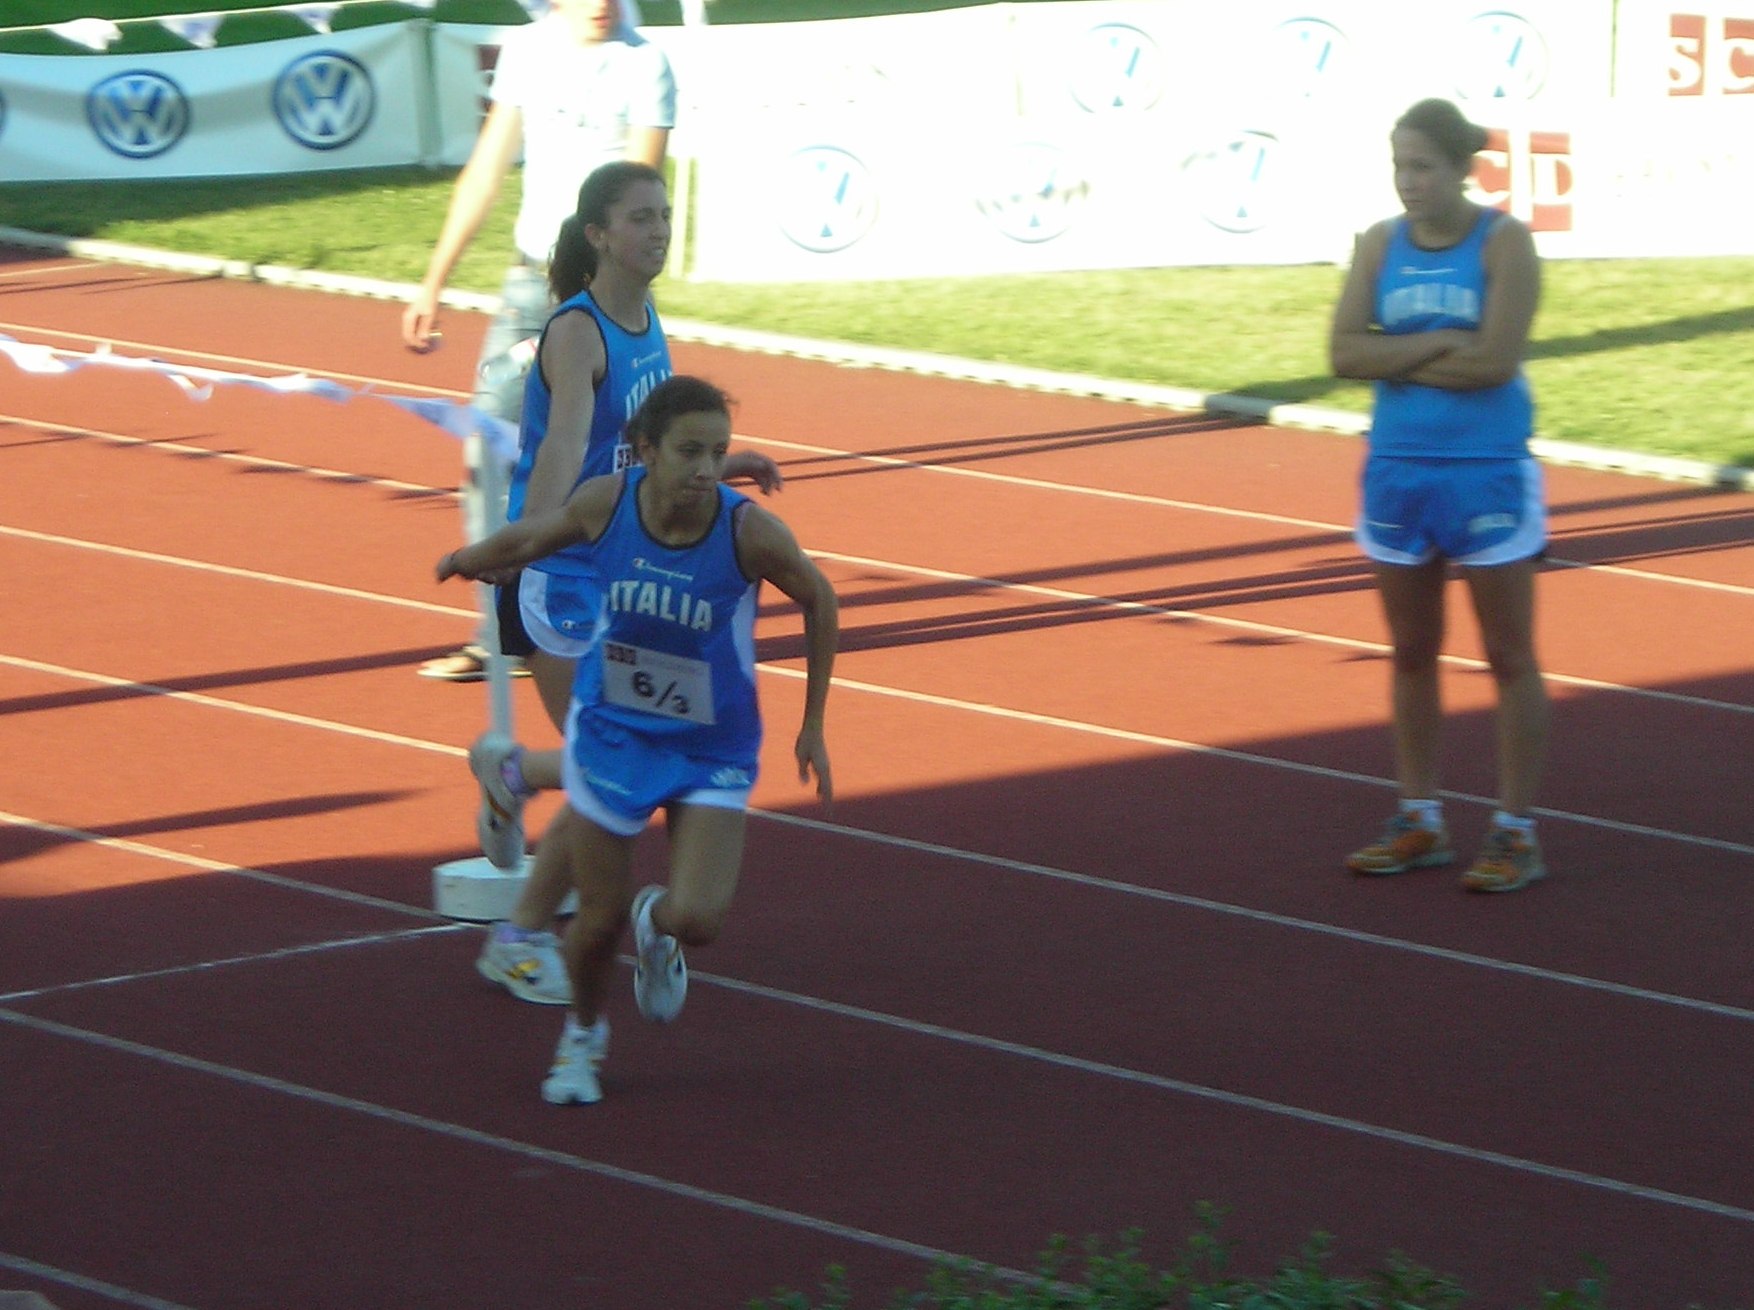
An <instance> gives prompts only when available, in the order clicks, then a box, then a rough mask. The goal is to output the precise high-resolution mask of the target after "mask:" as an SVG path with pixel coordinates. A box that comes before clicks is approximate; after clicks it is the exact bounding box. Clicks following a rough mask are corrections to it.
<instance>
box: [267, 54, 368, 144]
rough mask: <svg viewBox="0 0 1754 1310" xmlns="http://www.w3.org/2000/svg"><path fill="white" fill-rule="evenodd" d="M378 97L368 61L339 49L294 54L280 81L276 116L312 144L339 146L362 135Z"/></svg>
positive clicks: (294, 135) (293, 133) (301, 140)
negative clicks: (302, 54)
mask: <svg viewBox="0 0 1754 1310" xmlns="http://www.w3.org/2000/svg"><path fill="white" fill-rule="evenodd" d="M377 103H378V97H377V91H376V89H375V88H374V87H373V86H372V79H371V74H370V73H368V72H367V71H366V69H365V65H364V64H361V63H360V62H359V61H358V60H356V59H353V58H350V57H349V56H347V55H344V54H341V53H340V52H339V51H336V50H319V51H317V52H316V53H314V54H308V55H305V56H304V57H302V58H300V59H295V60H293V62H292V63H290V64H288V65H287V66H286V71H285V72H283V73H281V75H280V76H279V78H277V79H276V80H275V83H274V99H273V104H274V116H275V117H276V118H277V119H279V120H280V126H281V127H283V128H285V129H286V134H287V135H288V136H290V137H291V138H292V139H293V140H294V141H296V142H298V143H299V144H300V145H301V146H305V147H308V148H309V149H311V150H338V149H340V148H341V147H342V146H344V145H347V144H348V143H350V142H352V141H356V140H358V139H359V135H360V133H362V132H364V131H365V129H366V128H367V127H368V126H370V124H371V121H372V113H373V111H374V110H376V108H377Z"/></svg>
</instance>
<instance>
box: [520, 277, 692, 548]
mask: <svg viewBox="0 0 1754 1310" xmlns="http://www.w3.org/2000/svg"><path fill="white" fill-rule="evenodd" d="M575 310H576V311H582V312H583V313H586V314H589V315H590V316H591V317H592V318H594V319H596V321H597V330H598V331H599V332H601V333H602V334H603V351H604V356H605V359H606V365H605V367H604V370H603V380H602V381H601V382H599V383H598V384H597V403H596V405H595V407H594V408H593V410H592V412H591V431H590V434H589V436H588V437H587V438H586V440H585V464H584V468H583V469H581V470H580V472H579V476H578V478H577V479H576V480H575V481H574V483H573V487H574V488H576V487H577V486H578V484H579V483H580V482H583V481H584V480H585V479H586V478H594V477H600V476H602V475H603V474H605V473H618V472H620V471H621V470H622V469H624V468H626V467H628V466H629V465H631V464H632V463H634V455H633V448H632V447H631V446H629V445H627V444H626V443H625V442H624V441H623V440H622V434H623V432H624V431H625V430H626V428H627V420H628V419H629V418H631V417H632V416H633V411H634V410H636V409H638V408H639V406H640V402H641V401H643V400H644V399H645V398H646V397H647V396H648V395H650V394H651V391H652V388H653V387H655V386H657V385H658V383H660V382H662V381H663V380H664V379H665V378H667V377H669V376H670V347H669V345H668V344H667V343H666V342H665V340H664V329H663V326H662V325H661V324H660V323H659V322H658V311H657V310H656V309H654V308H653V307H652V304H651V302H650V301H647V302H646V330H645V331H644V332H639V333H634V332H629V331H628V330H627V329H626V328H624V327H622V326H621V325H620V324H618V323H617V322H616V321H615V320H614V319H612V318H610V317H609V315H607V314H605V313H604V312H603V311H602V309H601V308H599V307H598V305H597V302H596V301H595V300H593V299H592V298H591V293H590V291H589V289H586V290H584V291H581V292H579V294H578V295H576V296H574V297H572V298H571V299H570V300H566V301H563V302H561V304H560V305H559V306H557V307H556V309H555V311H554V313H553V314H551V315H550V316H549V318H548V321H549V323H550V324H552V323H553V322H554V320H555V319H556V318H558V317H559V316H560V315H562V314H567V313H571V312H573V311H575ZM544 333H545V334H546V329H544ZM553 405H554V394H553V392H552V391H551V390H550V389H549V386H548V384H547V382H546V381H544V380H543V377H542V368H541V365H540V364H537V365H535V366H533V367H532V368H531V369H530V374H529V377H528V378H527V379H526V380H525V382H524V417H523V421H522V423H521V425H520V428H519V433H518V462H517V464H516V465H514V466H513V468H512V480H511V488H510V491H509V494H508V495H507V497H506V518H507V519H508V520H516V519H519V518H522V517H523V514H524V498H525V496H526V495H527V494H528V491H529V486H530V472H531V470H532V469H534V468H535V467H536V452H537V451H538V450H540V449H541V447H542V441H543V438H545V437H546V436H547V435H548V416H549V412H550V410H551V409H552V408H553ZM530 567H531V568H534V569H540V570H542V571H543V572H545V573H566V574H571V575H573V576H576V577H588V576H589V575H590V573H591V567H590V551H589V549H588V548H587V547H583V546H576V547H571V548H569V549H567V550H563V551H561V552H559V553H558V554H555V555H550V556H549V557H548V558H546V559H541V560H537V561H536V563H534V564H532V565H531V566H530Z"/></svg>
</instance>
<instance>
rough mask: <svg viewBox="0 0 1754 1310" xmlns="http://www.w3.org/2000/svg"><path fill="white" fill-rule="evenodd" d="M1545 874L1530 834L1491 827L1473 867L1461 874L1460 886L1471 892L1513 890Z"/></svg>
mask: <svg viewBox="0 0 1754 1310" xmlns="http://www.w3.org/2000/svg"><path fill="white" fill-rule="evenodd" d="M1546 876H1547V866H1546V865H1545V864H1543V863H1542V862H1541V848H1540V846H1539V845H1538V844H1537V843H1536V841H1535V838H1534V836H1533V835H1532V834H1530V833H1522V832H1517V831H1516V830H1515V829H1514V828H1494V829H1493V830H1492V831H1491V832H1490V833H1488V834H1487V836H1486V844H1485V845H1484V846H1483V847H1481V848H1480V858H1479V859H1477V860H1475V861H1474V867H1473V868H1471V869H1469V870H1468V871H1467V872H1466V873H1464V874H1463V875H1462V886H1463V887H1464V888H1466V889H1467V890H1468V891H1471V892H1514V891H1516V890H1517V889H1518V888H1520V887H1527V886H1528V885H1529V884H1530V883H1532V882H1534V881H1536V880H1537V879H1539V878H1545V877H1546Z"/></svg>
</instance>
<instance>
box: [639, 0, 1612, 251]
mask: <svg viewBox="0 0 1754 1310" xmlns="http://www.w3.org/2000/svg"><path fill="white" fill-rule="evenodd" d="M1613 32H1614V28H1613V5H1612V4H1611V3H1610V2H1609V0H1598V2H1596V3H1579V2H1578V0H1522V3H1519V4H1517V5H1516V6H1515V9H1514V11H1513V10H1512V9H1510V8H1508V7H1507V8H1494V7H1489V4H1488V3H1482V0H1421V3H1418V4H1409V3H1405V2H1404V0H1328V2H1327V3H1319V2H1318V3H1312V4H1300V3H1296V2H1295V0H1251V3H1248V4H1240V5H1213V4H1210V3H1205V2H1203V0H1200V2H1196V0H1109V2H1108V3H1100V4H1098V3H1089V2H1082V3H1078V2H1072V3H1057V4H1054V3H1049V4H1031V5H989V6H982V7H979V8H974V9H965V10H958V11H951V12H949V13H937V14H919V15H909V16H898V17H890V18H871V19H849V20H842V21H839V22H832V23H801V24H785V25H778V26H772V27H762V28H737V27H723V28H707V29H698V28H697V29H692V30H689V31H686V32H681V33H677V34H676V36H675V39H672V38H671V36H670V35H669V34H668V33H666V35H665V37H664V40H665V42H666V48H667V49H670V50H671V52H672V60H673V62H674V63H675V64H676V65H677V72H678V84H679V85H680V87H681V88H682V94H683V97H684V105H685V109H686V111H687V116H686V118H685V121H684V123H683V124H682V125H680V127H679V132H678V144H679V149H680V152H682V153H687V154H689V155H691V156H693V157H694V158H695V159H696V160H697V161H698V168H699V179H698V189H697V193H696V196H695V220H696V221H695V227H694V230H693V235H692V238H691V240H692V243H693V244H692V249H693V258H694V263H693V272H694V275H695V276H697V277H700V278H707V279H726V280H752V281H773V280H809V279H814V278H865V279H870V278H880V277H894V276H916V277H934V276H945V275H952V274H958V273H998V272H1025V271H1051V270H1060V269H1076V268H1122V267H1146V266H1163V265H1175V264H1228V263H1303V262H1331V261H1336V260H1341V259H1344V258H1345V257H1346V255H1347V253H1348V251H1349V249H1350V245H1351V241H1352V237H1353V235H1354V234H1355V233H1356V232H1357V231H1358V230H1359V229H1360V228H1362V227H1364V226H1365V225H1367V224H1368V223H1369V222H1371V221H1373V220H1374V219H1376V218H1379V217H1382V216H1384V215H1386V214H1388V213H1391V212H1393V211H1394V209H1395V208H1396V204H1395V198H1394V193H1393V190H1392V187H1391V177H1390V172H1389V159H1388V134H1389V129H1390V127H1391V125H1392V123H1393V121H1394V119H1395V118H1396V117H1397V116H1398V115H1399V114H1400V113H1401V112H1402V111H1403V110H1405V109H1406V108H1407V106H1408V105H1410V104H1412V103H1413V102H1414V101H1416V100H1419V99H1422V98H1424V97H1427V96H1434V95H1435V96H1444V97H1447V98H1451V99H1454V100H1456V101H1457V102H1458V103H1459V104H1460V105H1461V106H1462V108H1463V109H1464V111H1465V112H1467V113H1468V114H1469V115H1470V116H1471V117H1473V118H1474V119H1475V120H1476V121H1478V122H1480V123H1481V124H1482V125H1484V126H1488V127H1490V128H1494V129H1497V137H1496V140H1495V143H1496V144H1497V145H1498V147H1499V148H1498V149H1497V150H1496V151H1495V153H1494V154H1493V155H1492V156H1491V157H1489V159H1488V161H1487V163H1488V165H1489V169H1490V168H1496V169H1497V170H1498V172H1497V173H1496V174H1494V175H1493V177H1492V178H1491V179H1490V180H1491V181H1492V182H1493V185H1494V186H1496V188H1497V191H1498V192H1499V195H1500V200H1499V202H1500V203H1504V204H1506V205H1507V206H1513V205H1520V206H1522V207H1523V208H1524V209H1527V210H1529V211H1530V212H1531V213H1532V212H1533V211H1534V210H1535V208H1536V207H1537V206H1544V205H1546V204H1547V202H1548V201H1549V200H1551V199H1553V198H1554V196H1556V195H1557V193H1558V192H1559V191H1560V190H1562V189H1566V188H1569V186H1570V184H1571V180H1572V179H1571V174H1570V173H1569V172H1568V171H1566V169H1562V168H1561V167H1560V161H1559V160H1558V159H1557V158H1556V157H1554V156H1553V155H1552V154H1551V153H1550V152H1548V151H1547V150H1546V148H1547V147H1548V146H1550V145H1551V140H1550V138H1551V137H1552V136H1553V134H1555V133H1558V134H1560V135H1564V134H1565V133H1567V132H1568V131H1570V130H1571V128H1572V126H1573V124H1574V123H1575V122H1576V121H1577V115H1578V112H1579V110H1578V107H1579V106H1584V105H1592V106H1599V105H1602V104H1604V103H1605V102H1606V100H1607V97H1608V94H1609V91H1610V86H1611V75H1612V70H1613ZM1538 148H1539V149H1538ZM1548 193H1553V195H1551V196H1550V195H1549V194H1548ZM1541 212H1542V216H1543V217H1544V218H1553V217H1554V214H1552V213H1549V212H1548V208H1542V210H1541ZM1572 217H1573V218H1575V215H1573V216H1572Z"/></svg>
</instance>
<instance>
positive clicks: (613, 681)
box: [603, 641, 714, 724]
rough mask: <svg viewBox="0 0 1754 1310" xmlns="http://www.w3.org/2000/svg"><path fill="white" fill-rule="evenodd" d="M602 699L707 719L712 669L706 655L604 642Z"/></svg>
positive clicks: (649, 711)
mask: <svg viewBox="0 0 1754 1310" xmlns="http://www.w3.org/2000/svg"><path fill="white" fill-rule="evenodd" d="M603 699H604V700H606V701H608V702H609V703H610V704H611V705H619V706H621V707H622V708H624V709H630V710H640V711H642V712H644V713H646V714H661V715H663V716H664V717H665V718H669V719H687V720H688V721H689V722H691V723H701V724H711V723H712V722H713V721H714V720H713V672H712V669H711V667H709V666H708V664H707V663H706V661H705V660H691V659H688V658H687V657H685V656H682V655H666V654H665V653H664V652H663V651H658V650H647V649H646V648H645V647H644V646H629V645H627V644H626V643H625V642H619V641H606V642H604V643H603Z"/></svg>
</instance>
